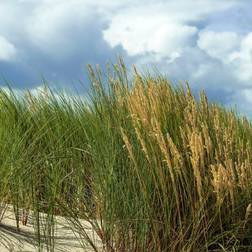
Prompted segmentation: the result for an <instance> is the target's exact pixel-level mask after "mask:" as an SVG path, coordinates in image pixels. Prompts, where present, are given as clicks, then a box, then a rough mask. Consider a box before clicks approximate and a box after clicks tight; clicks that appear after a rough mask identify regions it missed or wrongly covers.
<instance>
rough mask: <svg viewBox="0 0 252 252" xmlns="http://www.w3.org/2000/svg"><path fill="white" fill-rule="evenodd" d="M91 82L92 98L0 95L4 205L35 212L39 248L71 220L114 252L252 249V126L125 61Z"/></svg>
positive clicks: (0, 169) (92, 76) (50, 94)
mask: <svg viewBox="0 0 252 252" xmlns="http://www.w3.org/2000/svg"><path fill="white" fill-rule="evenodd" d="M89 76H90V81H91V84H92V92H90V95H89V98H88V99H87V100H84V99H82V100H81V99H77V98H76V97H74V96H72V97H70V98H69V97H67V96H65V95H63V94H60V95H57V96H55V95H54V94H53V92H51V91H50V90H49V89H45V92H44V93H41V94H40V95H38V96H36V97H35V96H33V95H32V94H30V93H26V94H25V95H24V96H22V97H17V96H15V95H14V93H8V92H4V91H1V93H0V122H1V125H0V178H1V180H0V182H1V183H0V201H1V202H2V203H8V204H12V205H13V206H14V211H15V212H16V213H18V211H19V209H20V208H25V209H31V210H33V211H34V217H35V219H36V225H35V230H36V233H37V238H38V243H39V244H40V243H41V242H42V234H46V235H47V236H48V239H47V240H46V243H47V246H48V250H51V251H53V249H54V240H53V233H54V216H55V215H63V216H66V218H67V219H68V220H69V222H70V223H71V227H72V228H73V230H75V231H78V232H79V233H80V235H81V237H82V239H81V240H80V241H81V242H83V244H84V243H86V242H90V243H91V241H90V240H89V237H88V236H87V234H86V233H85V230H84V229H83V227H82V226H81V223H80V222H79V218H81V219H86V220H88V221H89V222H90V223H91V224H92V225H93V228H94V230H95V231H96V233H97V234H98V236H99V237H100V238H101V240H102V243H103V245H104V251H120V252H123V251H137V252H138V251H139V252H141V251H157V252H159V251H160V252H161V251H162V252H163V251H174V252H175V251H184V252H189V251H192V252H195V251H252V243H251V240H252V237H251V236H252V235H251V234H252V220H251V215H252V213H251V214H250V213H249V211H248V210H249V207H248V206H250V205H249V204H251V203H252V125H251V122H250V121H249V120H248V119H246V118H245V117H243V118H241V117H239V116H238V115H237V113H236V112H235V111H232V110H226V109H224V108H223V107H221V106H219V105H217V104H214V103H209V102H208V101H207V97H206V95H205V94H204V93H203V92H202V93H201V94H200V99H195V97H193V95H192V94H191V91H190V88H189V86H187V87H183V86H176V87H175V86H173V85H172V84H171V83H170V82H169V81H168V80H167V79H166V78H165V77H162V76H161V75H157V76H150V75H141V74H139V73H138V72H137V70H136V69H135V72H134V75H133V76H132V77H131V78H129V77H128V76H127V71H126V68H125V66H124V64H123V63H122V62H120V63H119V64H118V65H114V66H113V67H112V68H111V69H110V70H109V71H108V72H107V73H106V75H105V74H101V72H100V70H99V69H92V68H91V67H89ZM247 207H248V209H247ZM246 209H247V212H246ZM41 212H44V213H46V214H47V218H46V219H43V220H42V219H41V214H40V213H41ZM16 215H17V228H18V226H19V220H18V214H16ZM44 222H45V223H46V225H42V223H44ZM51 235H52V238H51V239H49V237H50V236H51ZM92 246H93V248H94V251H96V245H95V244H92Z"/></svg>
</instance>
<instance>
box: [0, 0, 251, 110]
mask: <svg viewBox="0 0 252 252" xmlns="http://www.w3.org/2000/svg"><path fill="white" fill-rule="evenodd" d="M250 13H251V3H250V1H248V0H244V1H238V0H229V1H225V0H204V1H202V0H176V1H164V0H155V1H154V0H139V1H133V0H122V1H112V0H103V1H98V0H93V1H91V0H73V1H69V0H54V1H51V0H41V1H37V0H9V1H1V2H0V17H1V22H0V74H1V75H4V76H5V78H6V79H8V80H11V81H12V85H14V88H17V89H23V88H27V87H30V88H32V89H34V90H36V87H37V86H40V85H41V79H40V76H41V75H43V76H45V78H46V79H48V80H49V81H50V83H53V86H54V87H55V88H56V87H59V86H60V87H62V86H64V87H73V83H76V82H78V79H83V75H84V72H85V65H86V64H87V63H91V64H97V63H98V64H101V65H105V63H106V62H107V61H109V60H114V59H115V58H116V56H117V55H121V56H123V57H124V60H125V61H126V63H127V64H128V65H130V64H132V63H134V64H136V65H137V66H138V67H140V68H141V67H143V66H150V67H151V66H153V65H154V66H157V68H158V69H159V70H160V71H161V72H162V73H164V74H167V76H168V77H170V78H171V79H172V80H174V81H175V82H177V81H180V80H182V81H185V80H188V81H189V82H190V84H191V86H192V87H193V89H194V90H195V91H196V90H199V89H201V88H204V89H205V90H206V92H207V93H208V94H209V96H210V98H211V99H212V100H217V101H220V102H222V103H223V104H226V105H229V104H234V103H236V102H237V103H239V104H238V107H240V108H241V110H243V111H244V110H245V108H247V109H246V113H248V110H250V111H251V114H252V109H249V106H250V105H251V102H252V98H251V91H250V90H251V88H252V19H251V15H250ZM17 17H18V18H17ZM86 85H87V84H86Z"/></svg>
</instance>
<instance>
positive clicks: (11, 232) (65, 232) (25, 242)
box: [0, 206, 101, 252]
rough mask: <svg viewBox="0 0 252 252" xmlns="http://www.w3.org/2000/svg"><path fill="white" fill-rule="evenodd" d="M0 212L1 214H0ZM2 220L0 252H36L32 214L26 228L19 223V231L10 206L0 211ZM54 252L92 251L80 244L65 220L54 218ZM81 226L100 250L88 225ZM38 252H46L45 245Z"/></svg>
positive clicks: (97, 239) (83, 222)
mask: <svg viewBox="0 0 252 252" xmlns="http://www.w3.org/2000/svg"><path fill="white" fill-rule="evenodd" d="M1 212H2V213H1ZM1 216H2V220H1V222H0V252H7V251H15V252H16V251H25V252H28V251H29V252H30V251H38V243H37V239H36V235H35V232H34V226H33V221H34V219H33V217H32V214H29V218H28V223H27V225H26V226H24V225H22V223H21V222H20V224H19V225H20V231H18V230H17V228H16V219H15V216H14V213H13V209H12V207H11V206H7V207H6V211H5V212H4V214H3V211H0V217H1ZM55 222H56V225H55V233H54V241H55V247H54V248H55V251H65V252H68V251H69V252H70V251H71V252H72V251H76V252H78V251H87V252H89V251H90V252H91V251H94V250H92V249H91V247H90V245H87V244H85V245H84V244H82V245H81V244H80V242H79V241H80V239H78V234H76V233H74V232H73V231H72V230H71V229H70V225H69V224H68V222H67V220H66V219H65V218H63V217H56V218H55ZM80 223H81V225H82V226H83V227H84V228H85V231H86V232H87V234H88V235H89V237H90V238H91V239H92V241H93V242H94V243H95V244H96V245H97V246H100V248H101V242H100V240H99V238H98V236H97V235H96V234H95V233H94V232H93V230H92V226H91V225H90V223H88V222H86V221H83V220H81V221H80ZM40 251H48V249H47V247H46V244H45V243H43V244H42V249H41V250H40Z"/></svg>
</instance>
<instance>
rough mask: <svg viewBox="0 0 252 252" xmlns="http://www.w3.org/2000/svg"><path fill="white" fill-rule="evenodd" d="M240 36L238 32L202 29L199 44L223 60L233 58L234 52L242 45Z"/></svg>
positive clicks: (209, 53) (201, 47)
mask: <svg viewBox="0 0 252 252" xmlns="http://www.w3.org/2000/svg"><path fill="white" fill-rule="evenodd" d="M240 42H241V40H240V36H239V35H238V34H237V33H236V32H214V31H202V32H200V33H199V39H198V41H197V45H198V47H199V48H200V49H202V50H204V51H205V52H206V53H207V54H208V55H209V56H210V57H213V58H217V59H219V60H221V61H224V62H226V61H230V60H232V55H231V54H232V53H233V52H234V51H236V50H238V48H239V46H240Z"/></svg>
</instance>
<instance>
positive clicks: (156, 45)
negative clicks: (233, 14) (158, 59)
mask: <svg viewBox="0 0 252 252" xmlns="http://www.w3.org/2000/svg"><path fill="white" fill-rule="evenodd" d="M143 23H144V24H145V25H144V26H143ZM196 32H197V28H196V27H193V26H188V25H180V24H176V23H173V22H172V21H171V20H170V19H169V18H166V17H165V16H163V17H158V16H155V17H153V19H146V18H145V17H141V16H130V17H129V18H127V20H125V17H121V16H119V17H117V19H115V20H114V21H113V23H112V24H111V26H110V28H109V30H106V31H105V32H104V38H105V40H106V41H107V42H109V43H110V45H111V46H113V47H114V46H116V45H120V44H121V45H122V46H123V48H124V49H125V50H126V51H127V53H128V54H129V55H130V56H134V55H137V54H145V53H148V52H150V53H154V54H157V55H160V56H163V57H166V56H168V57H171V58H173V59H174V58H176V57H178V56H179V55H180V53H181V52H182V50H183V48H184V47H186V46H189V45H190V43H191V40H192V37H193V36H194V35H195V34H196Z"/></svg>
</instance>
